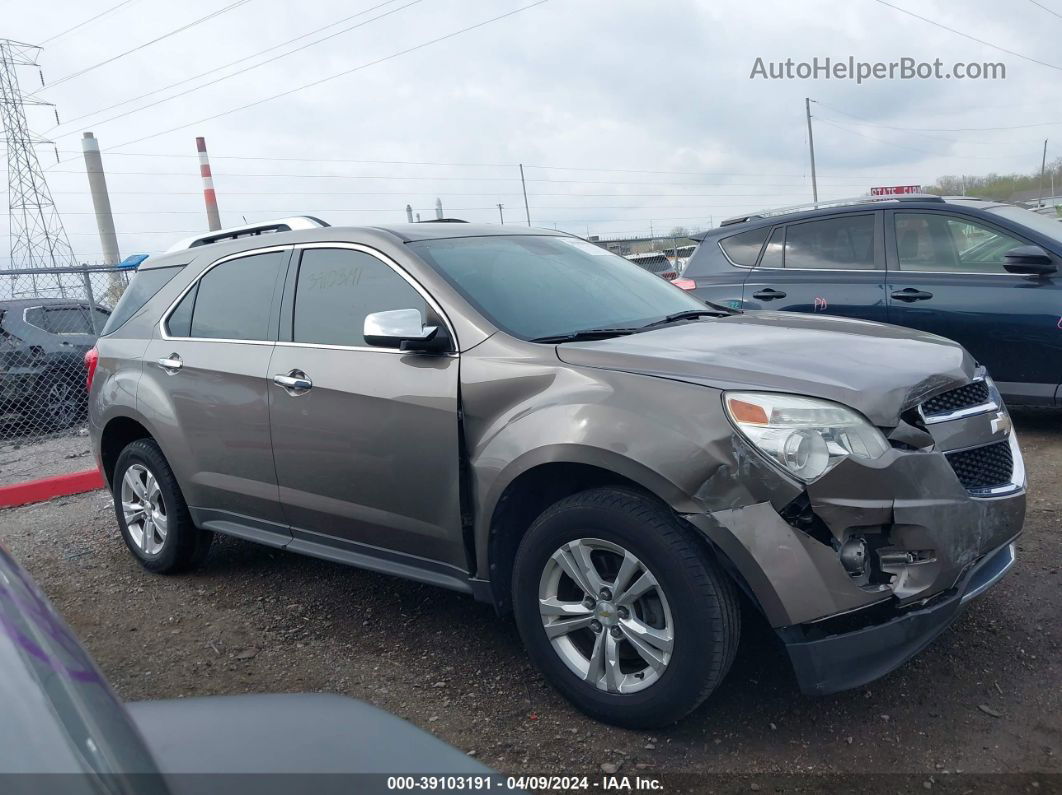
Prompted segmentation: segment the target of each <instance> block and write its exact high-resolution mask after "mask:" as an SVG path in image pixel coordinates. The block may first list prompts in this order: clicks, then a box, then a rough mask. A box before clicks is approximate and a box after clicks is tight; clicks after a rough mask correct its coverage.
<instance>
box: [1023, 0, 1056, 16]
mask: <svg viewBox="0 0 1062 795" xmlns="http://www.w3.org/2000/svg"><path fill="white" fill-rule="evenodd" d="M1029 2H1030V3H1032V4H1033V5H1034V6H1036V7H1038V8H1042V9H1043V10H1044V11H1046V12H1047V13H1048V14H1053V15H1054V16H1056V17H1058V18H1059V19H1062V14H1059V13H1058V12H1057V11H1055V10H1054V9H1053V8H1048V7H1047V6H1045V5H1044V4H1043V3H1038V2H1037V1H1036V0H1029Z"/></svg>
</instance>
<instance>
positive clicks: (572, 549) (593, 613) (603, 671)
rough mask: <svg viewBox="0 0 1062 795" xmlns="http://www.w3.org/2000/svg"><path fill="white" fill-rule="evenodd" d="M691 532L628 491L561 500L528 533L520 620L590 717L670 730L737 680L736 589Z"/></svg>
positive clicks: (542, 666) (536, 654) (539, 655)
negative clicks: (731, 676)
mask: <svg viewBox="0 0 1062 795" xmlns="http://www.w3.org/2000/svg"><path fill="white" fill-rule="evenodd" d="M692 533H693V531H692V530H691V529H690V528H688V527H687V526H686V525H684V524H683V523H682V521H681V520H680V519H679V518H678V517H676V516H675V515H674V514H673V513H672V512H671V511H670V510H669V509H668V508H667V507H666V506H664V505H662V504H660V503H659V502H657V501H656V500H655V499H653V498H651V497H649V496H647V495H643V494H641V493H638V492H635V491H631V490H626V489H617V488H599V489H592V490H589V491H584V492H581V493H579V494H575V495H573V496H571V497H568V498H566V499H564V500H561V501H560V502H558V503H556V504H555V505H553V506H552V507H551V508H549V509H547V510H546V511H545V512H544V513H543V514H542V515H541V516H540V517H539V518H538V519H536V520H535V522H534V523H533V524H532V525H531V528H530V529H529V530H528V531H527V533H526V535H525V536H524V538H523V540H522V541H521V543H520V547H519V549H518V551H517V554H516V561H515V566H514V572H513V606H514V611H515V614H516V623H517V626H518V628H519V630H520V635H521V637H522V638H523V640H524V644H525V646H526V647H527V650H528V654H529V655H530V657H531V659H532V661H533V662H534V663H535V665H536V666H537V667H538V668H539V670H540V671H542V673H543V675H544V676H545V677H546V679H548V680H549V681H550V682H551V683H552V684H553V686H554V687H556V688H557V689H558V690H559V691H560V692H561V693H562V694H563V695H564V696H565V697H566V698H567V699H568V700H569V701H571V702H572V703H573V704H574V705H575V706H576V707H578V708H579V709H581V710H582V711H583V712H586V713H587V714H589V715H591V716H592V717H594V718H597V719H598V720H602V721H605V722H607V723H612V724H616V725H618V726H625V727H628V728H656V727H660V726H665V725H668V724H671V723H674V722H675V721H678V720H680V719H681V718H683V717H685V716H686V715H687V714H689V713H690V712H691V711H692V710H694V709H695V708H696V707H697V706H698V705H699V704H701V702H703V701H704V700H705V699H706V698H707V697H708V696H709V695H710V694H711V692H712V691H713V690H714V689H715V688H716V687H717V686H718V684H719V683H720V682H721V681H722V679H723V677H724V676H726V673H727V671H728V670H729V668H730V665H731V663H732V662H733V660H734V654H735V653H736V651H737V645H738V639H739V636H740V626H741V621H740V613H739V608H738V600H737V594H736V591H735V588H734V585H733V583H732V582H731V580H730V579H729V578H728V577H727V575H726V574H725V573H723V571H722V570H721V569H720V568H719V566H718V564H717V563H716V562H715V561H714V560H713V559H712V558H711V557H710V556H709V555H708V554H707V552H706V550H705V548H704V547H703V546H702V544H700V543H699V542H698V540H697V539H696V538H695V537H694V536H693V535H692ZM586 561H589V564H588V565H587V564H586ZM595 575H596V577H597V579H596V580H595ZM594 589H599V590H600V592H599V593H597V594H596V595H595V594H590V593H588V592H589V591H591V590H594ZM543 601H544V602H545V604H543ZM591 602H593V607H591V606H590V605H591Z"/></svg>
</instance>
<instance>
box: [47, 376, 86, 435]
mask: <svg viewBox="0 0 1062 795" xmlns="http://www.w3.org/2000/svg"><path fill="white" fill-rule="evenodd" d="M45 406H46V410H47V412H48V419H49V420H51V422H52V424H53V425H55V426H57V427H60V428H65V427H67V426H69V425H73V424H74V421H75V420H76V419H77V416H78V410H79V407H78V398H77V394H76V393H75V392H74V389H73V387H71V385H70V383H69V382H68V381H66V380H65V379H59V380H57V381H54V382H53V383H52V384H51V385H50V386H49V387H48V395H47V399H46V401H45Z"/></svg>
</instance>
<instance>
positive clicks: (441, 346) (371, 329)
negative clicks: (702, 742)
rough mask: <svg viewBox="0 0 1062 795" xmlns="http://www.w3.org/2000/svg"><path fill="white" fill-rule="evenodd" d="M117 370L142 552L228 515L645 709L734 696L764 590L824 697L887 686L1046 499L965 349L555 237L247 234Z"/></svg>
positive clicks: (196, 550)
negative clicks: (437, 592)
mask: <svg viewBox="0 0 1062 795" xmlns="http://www.w3.org/2000/svg"><path fill="white" fill-rule="evenodd" d="M265 231H268V232H270V234H264V233H263V232H265ZM86 359H87V365H88V371H89V379H90V382H91V388H90V401H89V402H90V407H89V411H90V421H91V428H92V438H93V442H94V447H95V452H96V455H97V457H98V460H99V464H100V466H101V468H102V470H103V472H104V473H105V474H106V478H107V481H108V482H109V483H110V486H111V488H112V490H113V494H114V504H115V508H116V513H117V518H118V524H119V526H120V528H121V533H122V536H123V538H124V539H125V543H126V544H127V545H128V547H129V549H130V550H131V551H132V553H133V555H134V556H135V557H136V558H137V560H138V561H139V562H140V563H141V564H142V565H143V566H144V568H146V569H148V570H149V571H154V572H160V573H168V572H176V571H181V570H186V569H189V568H191V567H193V566H195V565H197V564H199V563H201V562H202V561H203V559H204V558H205V556H206V554H207V550H208V548H209V546H210V543H211V538H212V537H213V534H214V533H224V534H227V535H232V536H237V537H239V538H244V539H250V540H252V541H257V542H259V543H262V544H267V545H270V546H273V547H277V548H280V549H286V550H290V551H292V552H300V553H303V554H307V555H314V556H317V557H321V558H326V559H328V560H333V561H339V562H342V563H347V564H350V565H353V566H358V567H361V568H366V569H372V570H374V571H380V572H386V573H389V574H395V575H398V576H402V577H408V578H410V579H413V580H418V581H420V582H425V583H431V584H433V585H438V586H441V587H444V588H451V589H453V590H456V591H462V592H464V593H468V594H470V595H472V596H473V597H475V598H477V599H480V600H483V601H486V602H489V603H491V604H493V605H494V606H495V607H496V609H497V610H498V612H499V613H506V612H510V611H511V612H512V613H513V614H515V620H516V623H517V625H518V627H519V630H520V633H521V636H522V637H523V640H524V642H525V644H526V646H527V650H528V653H529V655H530V656H531V658H532V660H533V661H534V662H535V664H536V665H537V666H538V667H539V668H540V669H541V671H542V673H543V674H544V675H545V676H546V678H547V679H549V681H550V682H552V683H553V685H555V686H556V687H557V689H558V690H560V691H561V692H562V693H563V694H564V695H565V696H566V697H567V698H568V699H570V700H571V701H572V702H573V703H575V704H576V705H577V706H578V707H580V708H581V709H583V710H585V711H586V712H588V713H589V714H591V715H593V716H595V717H597V718H600V719H602V720H605V721H609V722H612V723H616V724H620V725H624V726H632V727H650V726H659V725H662V724H667V723H669V722H673V721H676V720H678V719H680V718H682V717H683V716H684V715H686V714H687V713H689V712H690V711H691V710H692V709H694V708H695V707H696V706H697V705H698V704H700V703H701V702H702V701H703V700H704V699H705V698H706V697H707V696H708V695H709V694H710V693H711V692H712V690H713V689H715V688H716V687H717V686H718V685H719V683H720V681H721V680H722V679H723V677H724V676H725V675H726V673H727V669H728V668H729V667H730V665H731V662H732V660H733V659H734V653H735V650H736V648H737V645H738V638H739V630H740V625H741V620H742V619H741V615H742V609H741V607H740V606H742V605H743V606H744V609H745V611H746V615H748V614H749V611H753V610H755V611H759V612H760V613H761V614H762V616H763V617H764V619H765V620H766V621H767V622H768V623H769V624H770V626H771V627H773V628H774V629H775V630H776V632H777V634H778V636H779V638H780V639H781V641H782V642H783V643H784V644H785V647H786V649H787V651H788V654H789V657H790V659H791V661H792V664H793V668H794V670H795V672H796V677H797V679H798V681H799V683H800V685H801V687H802V688H803V689H804V690H805V691H806V692H809V693H830V692H834V691H838V690H842V689H845V688H850V687H856V686H859V685H862V684H864V683H866V682H869V681H871V680H873V679H875V678H877V677H879V676H882V675H884V674H885V673H887V672H889V671H890V670H892V669H893V668H895V667H897V666H898V665H900V664H901V663H902V662H904V661H905V660H907V659H908V658H910V657H911V656H912V655H914V654H915V653H917V652H918V651H919V650H920V649H922V648H923V647H924V646H926V645H927V644H928V643H929V642H930V641H931V640H932V639H933V638H934V637H935V636H937V635H938V634H939V633H940V632H941V631H943V630H944V629H945V628H946V627H948V626H949V624H951V623H952V621H953V620H954V619H955V618H956V616H957V615H958V613H959V612H960V609H961V608H962V606H963V604H964V603H966V602H967V601H969V600H970V599H972V598H973V597H975V596H977V595H978V594H980V593H982V592H983V591H985V590H986V589H987V588H989V587H990V586H991V585H993V584H994V583H995V582H996V581H997V580H999V578H1000V577H1001V576H1002V575H1003V573H1004V572H1005V571H1006V570H1007V569H1008V568H1009V567H1010V566H1011V564H1012V563H1013V561H1014V542H1015V538H1016V537H1017V535H1018V533H1019V532H1020V531H1021V528H1022V522H1023V519H1024V511H1025V473H1024V468H1023V465H1022V458H1021V454H1020V452H1019V450H1018V445H1017V443H1016V441H1015V437H1014V432H1013V430H1012V428H1011V422H1010V418H1009V416H1008V414H1007V411H1006V409H1005V408H1004V406H1003V403H1002V401H1001V399H1000V396H999V392H998V390H997V389H996V387H995V386H994V384H993V382H992V380H991V378H990V377H989V374H988V373H986V372H985V371H984V370H983V369H982V368H981V367H979V365H978V363H977V362H975V361H974V360H973V359H972V358H971V357H970V355H969V354H968V353H966V351H964V350H963V348H962V347H961V346H959V345H958V344H956V343H954V342H951V341H949V340H946V339H943V338H941V337H938V336H934V335H932V334H928V333H925V332H918V331H913V330H909V329H903V328H899V327H895V326H888V325H882V324H877V323H871V322H864V321H858V320H851V319H844V318H833V317H820V316H814V315H801V314H795V313H770V312H756V313H752V314H742V313H739V312H735V311H731V310H727V309H724V308H719V307H715V306H711V305H706V304H705V303H703V302H701V301H698V300H697V299H695V298H693V297H692V296H690V295H688V294H687V293H684V292H683V291H682V290H680V289H678V288H676V287H674V286H672V285H670V284H668V283H667V282H665V281H663V280H662V279H660V278H659V277H657V276H654V275H653V274H651V273H648V272H646V271H644V270H642V269H641V268H639V267H638V266H637V265H634V264H632V263H630V262H628V261H626V260H624V259H623V258H621V257H618V256H616V255H613V254H610V253H609V252H607V251H605V250H604V249H601V248H598V247H597V246H595V245H593V244H591V243H587V242H585V241H583V240H580V239H578V238H575V237H571V236H568V235H565V234H562V233H558V232H555V231H551V230H538V229H520V230H518V231H517V230H514V229H513V228H512V227H503V226H479V225H472V224H462V223H434V222H433V223H421V224H410V225H400V226H390V227H371V228H333V227H327V226H324V225H322V224H321V223H320V222H317V221H316V220H315V219H288V220H287V221H285V222H281V223H274V224H272V225H270V226H269V227H268V228H266V229H256V228H254V227H251V228H249V229H243V230H229V231H228V232H220V233H217V234H215V235H214V236H213V237H208V238H200V239H196V240H193V241H191V243H190V244H188V246H187V247H184V248H178V249H177V250H175V251H172V252H171V253H168V254H166V255H164V256H161V257H158V258H152V259H149V260H148V261H147V262H145V263H144V264H143V265H141V266H140V270H139V273H138V274H137V275H136V276H135V277H134V278H133V280H132V283H131V285H130V287H129V289H128V291H127V292H126V294H125V296H124V297H123V299H122V301H121V302H120V304H119V305H118V306H117V307H116V309H115V311H114V313H113V315H112V316H111V318H110V321H109V322H108V324H107V327H106V328H105V330H104V333H103V335H102V336H101V338H100V339H99V342H98V345H97V348H96V349H94V350H93V351H91V352H90V354H89V355H88V356H87V357H86Z"/></svg>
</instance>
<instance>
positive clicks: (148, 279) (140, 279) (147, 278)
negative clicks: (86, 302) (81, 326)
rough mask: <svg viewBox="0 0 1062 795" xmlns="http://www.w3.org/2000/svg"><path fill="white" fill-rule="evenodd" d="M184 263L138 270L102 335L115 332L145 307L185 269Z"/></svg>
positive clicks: (119, 300)
mask: <svg viewBox="0 0 1062 795" xmlns="http://www.w3.org/2000/svg"><path fill="white" fill-rule="evenodd" d="M184 267H185V266H184V265H171V266H169V267H166V268H148V269H147V270H138V271H137V272H136V273H135V274H133V278H132V279H131V280H130V281H129V286H128V287H126V288H125V292H124V293H122V297H121V298H120V299H118V304H117V306H115V307H114V311H113V312H111V316H110V317H109V318H108V319H107V325H105V326H104V327H103V331H102V332H100V336H102V337H105V336H107V335H108V334H113V333H114V332H115V331H117V330H118V329H119V328H121V327H122V326H123V325H125V322H126V321H127V320H129V318H131V317H132V316H133V315H135V314H136V313H137V312H139V311H140V310H141V309H143V308H144V305H145V304H146V303H147V302H148V301H150V300H151V299H152V298H154V297H155V294H156V293H157V292H158V291H159V290H161V289H162V288H163V287H165V286H166V285H167V284H169V283H170V281H171V280H172V279H173V277H174V276H176V275H177V274H178V273H180V272H181V271H182V270H184Z"/></svg>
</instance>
